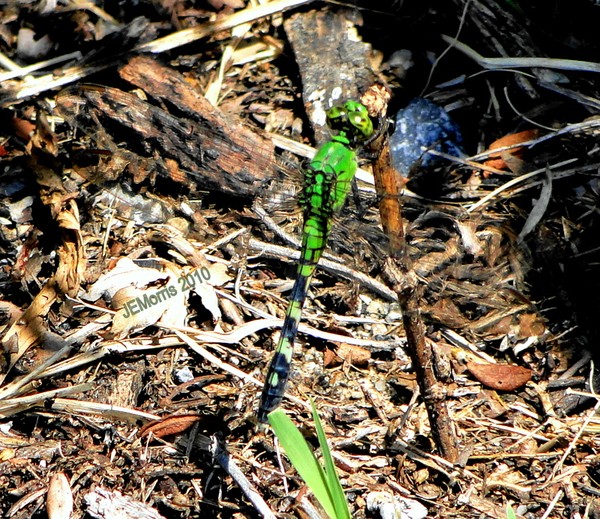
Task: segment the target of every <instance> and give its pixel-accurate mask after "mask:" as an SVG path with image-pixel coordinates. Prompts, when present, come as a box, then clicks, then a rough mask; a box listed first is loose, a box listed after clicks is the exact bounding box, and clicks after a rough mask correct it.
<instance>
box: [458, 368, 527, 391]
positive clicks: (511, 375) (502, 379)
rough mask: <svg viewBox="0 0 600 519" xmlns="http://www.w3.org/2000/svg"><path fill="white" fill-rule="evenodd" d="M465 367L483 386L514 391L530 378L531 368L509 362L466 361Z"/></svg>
mask: <svg viewBox="0 0 600 519" xmlns="http://www.w3.org/2000/svg"><path fill="white" fill-rule="evenodd" d="M467 369H468V370H469V371H470V372H471V374H472V375H473V376H474V377H475V378H476V379H477V380H478V381H479V382H481V383H482V384H483V385H484V386H486V387H489V388H491V389H496V390H501V391H514V390H515V389H518V388H520V387H522V386H524V385H525V384H526V383H527V382H529V380H531V374H532V372H531V370H530V369H527V368H523V367H521V366H513V365H510V364H478V363H475V362H467Z"/></svg>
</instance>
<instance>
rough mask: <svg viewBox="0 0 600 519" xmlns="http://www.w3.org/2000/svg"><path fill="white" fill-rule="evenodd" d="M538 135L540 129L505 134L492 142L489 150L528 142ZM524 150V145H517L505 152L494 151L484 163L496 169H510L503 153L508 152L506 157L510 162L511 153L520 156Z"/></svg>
mask: <svg viewBox="0 0 600 519" xmlns="http://www.w3.org/2000/svg"><path fill="white" fill-rule="evenodd" d="M538 135H539V132H538V130H525V131H523V132H518V133H511V134H510V135H505V136H504V137H501V138H500V139H498V140H495V141H494V142H492V144H490V145H489V147H488V150H496V149H498V148H505V147H506V146H513V145H514V144H519V143H521V142H527V141H530V140H532V139H535V138H536V137H537V136H538ZM524 151H525V150H524V148H523V147H517V148H512V149H510V150H506V151H505V152H499V153H494V154H492V155H490V157H489V159H488V160H486V161H485V162H484V164H485V165H486V166H488V167H490V168H495V169H510V166H509V164H507V161H506V160H505V159H504V157H503V153H506V154H507V157H506V158H507V160H508V161H509V162H510V156H511V155H512V156H513V157H520V156H521V155H522V154H523V152H524Z"/></svg>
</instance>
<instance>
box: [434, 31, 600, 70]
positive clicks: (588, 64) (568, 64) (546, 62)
mask: <svg viewBox="0 0 600 519" xmlns="http://www.w3.org/2000/svg"><path fill="white" fill-rule="evenodd" d="M442 39H443V40H444V41H445V42H446V43H449V44H451V45H453V46H454V47H455V48H456V50H459V51H460V52H462V53H463V54H465V55H466V56H468V57H469V58H471V59H472V60H474V61H476V62H477V63H478V64H479V65H480V66H482V67H483V68H486V69H506V68H551V69H557V70H576V71H578V72H600V63H595V62H593V61H580V60H574V59H558V58H530V57H525V58H522V57H519V58H512V57H509V58H485V57H484V56H482V55H481V54H479V53H478V52H477V51H475V50H473V49H472V48H471V47H469V46H468V45H465V44H464V43H461V42H460V41H458V40H456V39H454V38H452V37H451V36H448V35H446V34H442Z"/></svg>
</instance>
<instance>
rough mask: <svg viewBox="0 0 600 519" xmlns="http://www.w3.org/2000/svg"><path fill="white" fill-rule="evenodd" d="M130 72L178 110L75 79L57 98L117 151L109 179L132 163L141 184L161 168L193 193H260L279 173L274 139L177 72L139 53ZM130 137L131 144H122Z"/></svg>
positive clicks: (66, 113) (72, 119)
mask: <svg viewBox="0 0 600 519" xmlns="http://www.w3.org/2000/svg"><path fill="white" fill-rule="evenodd" d="M122 75H123V76H124V77H125V78H127V79H128V80H130V81H131V82H133V83H134V84H137V85H138V86H140V87H141V88H144V89H145V90H146V92H147V94H148V95H149V96H151V97H154V98H155V99H158V100H161V101H163V102H164V103H167V102H168V107H169V110H170V111H167V110H164V109H162V108H158V107H156V106H154V105H152V104H150V103H147V102H145V101H142V100H141V99H139V98H138V97H136V96H134V95H132V94H129V93H127V92H123V91H121V90H118V89H115V88H109V87H99V86H91V85H87V86H75V87H70V88H67V89H65V90H63V91H62V92H61V93H60V94H59V95H58V97H57V107H56V112H57V113H58V114H59V115H60V116H62V117H63V118H64V119H65V120H67V121H68V122H69V124H70V125H73V126H77V127H78V128H80V129H81V130H83V131H84V132H85V133H87V134H88V135H89V136H90V138H92V139H93V140H94V141H95V143H96V145H97V146H98V147H99V148H101V149H102V150H107V151H108V152H110V154H112V157H109V159H110V160H111V161H112V165H111V166H110V167H109V166H107V167H105V168H104V171H105V173H104V172H102V173H101V174H103V175H104V176H105V177H108V178H105V180H114V178H115V177H116V176H118V175H119V174H120V173H121V172H122V171H123V170H124V169H128V170H129V171H130V172H131V173H132V175H133V177H134V181H135V182H136V183H139V182H141V181H143V180H144V179H145V178H146V177H153V176H155V175H161V176H163V177H166V178H170V179H171V180H172V181H173V182H175V183H177V184H179V185H180V186H185V187H186V189H188V190H189V192H190V193H197V192H199V191H216V192H221V193H225V194H227V195H235V196H239V197H252V196H254V195H255V193H256V191H257V190H258V189H259V188H260V187H261V186H262V185H263V184H264V182H265V180H267V179H269V178H272V176H273V175H274V164H275V160H274V155H273V144H272V142H271V141H270V140H268V139H266V138H263V137H261V136H260V135H258V134H257V133H255V132H253V131H251V130H249V129H248V128H246V127H244V126H243V125H242V124H241V122H239V121H234V120H233V118H231V119H228V118H226V117H225V116H224V115H223V114H222V113H221V112H220V111H219V110H218V109H216V108H214V107H212V106H210V105H209V104H208V103H207V101H206V100H205V99H204V98H202V96H200V95H199V94H198V93H196V92H195V91H194V90H193V89H192V88H191V87H189V86H188V85H187V84H186V83H185V81H184V79H183V77H182V76H181V75H180V74H179V73H178V72H177V71H175V70H172V69H169V68H167V67H163V66H162V65H159V64H157V63H156V62H154V61H153V60H150V59H149V58H135V59H133V60H131V62H130V63H129V64H128V65H126V66H125V67H124V68H123V69H122ZM123 141H125V142H127V144H128V146H127V149H123V148H122V147H121V146H119V144H118V143H120V142H123ZM109 172H113V174H112V175H111V174H110V173H109ZM99 180H102V179H99Z"/></svg>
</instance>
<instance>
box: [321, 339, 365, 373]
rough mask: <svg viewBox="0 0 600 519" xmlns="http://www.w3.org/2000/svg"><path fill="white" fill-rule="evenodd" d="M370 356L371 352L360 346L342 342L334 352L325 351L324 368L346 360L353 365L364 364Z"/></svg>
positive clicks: (337, 364)
mask: <svg viewBox="0 0 600 519" xmlns="http://www.w3.org/2000/svg"><path fill="white" fill-rule="evenodd" d="M370 358H371V352H370V351H369V350H366V349H365V348H361V347H360V346H354V345H352V344H346V343H342V344H340V345H339V346H338V347H337V348H336V350H335V352H333V351H331V350H326V351H325V356H324V365H325V367H326V368H332V367H335V366H339V365H340V364H342V363H343V362H348V363H350V364H352V365H353V366H365V365H366V364H367V363H368V362H369V360H370Z"/></svg>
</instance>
